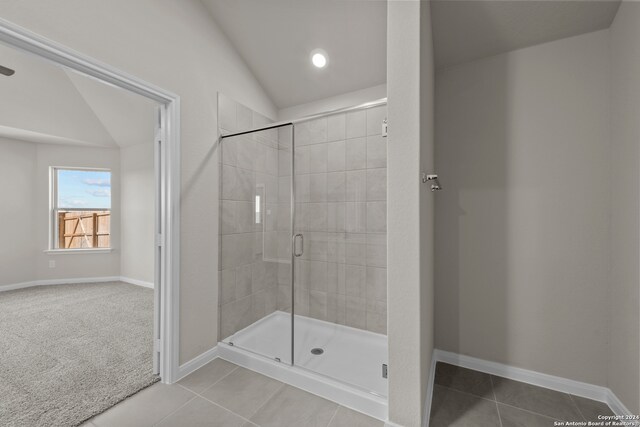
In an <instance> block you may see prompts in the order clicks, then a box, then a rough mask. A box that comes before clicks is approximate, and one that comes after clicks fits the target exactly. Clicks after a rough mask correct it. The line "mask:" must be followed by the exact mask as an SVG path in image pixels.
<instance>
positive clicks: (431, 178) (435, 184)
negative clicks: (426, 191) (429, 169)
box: [422, 172, 442, 191]
mask: <svg viewBox="0 0 640 427" xmlns="http://www.w3.org/2000/svg"><path fill="white" fill-rule="evenodd" d="M422 182H423V183H424V184H426V183H427V182H431V191H439V190H442V186H441V185H440V182H439V181H438V175H436V174H427V173H425V172H422Z"/></svg>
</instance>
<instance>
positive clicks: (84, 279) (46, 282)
mask: <svg viewBox="0 0 640 427" xmlns="http://www.w3.org/2000/svg"><path fill="white" fill-rule="evenodd" d="M104 282H125V283H129V284H131V285H137V286H143V287H145V288H151V289H153V283H152V282H145V281H143V280H138V279H132V278H130V277H124V276H102V277H79V278H73V279H48V280H33V281H31V282H21V283H11V284H9V285H0V292H4V291H13V290H16V289H24V288H31V287H33V286H48V285H73V284H77V283H104Z"/></svg>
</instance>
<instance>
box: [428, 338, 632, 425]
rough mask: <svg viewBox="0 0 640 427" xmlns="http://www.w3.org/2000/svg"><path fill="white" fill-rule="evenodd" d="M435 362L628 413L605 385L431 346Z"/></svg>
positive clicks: (617, 412) (617, 413)
mask: <svg viewBox="0 0 640 427" xmlns="http://www.w3.org/2000/svg"><path fill="white" fill-rule="evenodd" d="M433 359H434V361H435V362H445V363H449V364H451V365H457V366H462V367H463V368H469V369H473V370H476V371H480V372H485V373H487V374H491V375H497V376H500V377H504V378H509V379H512V380H516V381H520V382H523V383H528V384H532V385H536V386H540V387H545V388H548V389H551V390H556V391H560V392H563V393H569V394H573V395H576V396H580V397H585V398H587V399H592V400H597V401H599V402H604V403H606V404H608V405H609V407H610V408H611V410H612V411H613V412H614V413H615V414H616V415H631V412H630V411H629V410H628V409H627V408H626V407H625V406H624V405H623V404H622V402H620V400H619V399H618V398H617V397H616V395H615V394H614V393H613V392H612V391H611V390H610V389H609V388H607V387H603V386H599V385H594V384H589V383H584V382H581V381H575V380H570V379H567V378H562V377H557V376H554V375H548V374H543V373H541V372H536V371H530V370H528V369H523V368H516V367H514V366H509V365H505V364H502V363H497V362H490V361H488V360H483V359H478V358H475V357H471V356H465V355H462V354H457V353H451V352H448V351H444V350H438V349H436V350H434V352H433Z"/></svg>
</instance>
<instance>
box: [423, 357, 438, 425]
mask: <svg viewBox="0 0 640 427" xmlns="http://www.w3.org/2000/svg"><path fill="white" fill-rule="evenodd" d="M436 351H437V350H434V351H433V355H432V356H431V366H430V367H429V380H428V382H427V395H426V397H425V402H424V414H423V417H422V426H423V427H428V426H429V418H430V417H431V400H432V398H433V384H434V382H435V378H436V362H437V360H436Z"/></svg>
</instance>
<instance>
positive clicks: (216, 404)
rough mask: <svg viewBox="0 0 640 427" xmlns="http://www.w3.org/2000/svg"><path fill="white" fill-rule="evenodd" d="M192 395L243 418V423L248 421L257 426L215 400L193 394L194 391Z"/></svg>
mask: <svg viewBox="0 0 640 427" xmlns="http://www.w3.org/2000/svg"><path fill="white" fill-rule="evenodd" d="M207 390H208V389H207ZM192 393H194V394H195V395H196V396H198V397H200V398H201V399H204V400H206V401H207V402H209V403H211V404H213V405H215V406H217V407H219V408H222V409H224V410H225V411H227V412H229V413H231V414H233V415H235V416H236V417H239V418H242V420H243V421H246V422H248V423H249V424H251V425H254V426H257V424H256V423H254V422H253V421H251V420H250V419H248V418H245V417H243V416H242V415H240V414H236V413H235V412H233V411H232V410H230V409H228V408H225V407H224V406H222V405H220V404H219V403H216V402H214V401H213V400H211V399H208V398H206V397H204V396H203V395H201V394H199V393H196V392H193V391H192Z"/></svg>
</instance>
